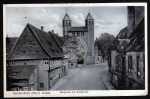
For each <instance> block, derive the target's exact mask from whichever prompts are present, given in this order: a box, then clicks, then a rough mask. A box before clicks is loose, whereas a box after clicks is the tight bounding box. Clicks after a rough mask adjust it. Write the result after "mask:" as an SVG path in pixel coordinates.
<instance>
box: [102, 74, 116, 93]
mask: <svg viewBox="0 0 150 99" xmlns="http://www.w3.org/2000/svg"><path fill="white" fill-rule="evenodd" d="M110 76H111V74H110V73H109V72H108V71H105V72H103V73H102V76H101V78H102V81H103V83H104V85H105V86H106V87H107V89H108V90H116V89H115V88H114V87H113V85H112V84H111V83H110Z"/></svg>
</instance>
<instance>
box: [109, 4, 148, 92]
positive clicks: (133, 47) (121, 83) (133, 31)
mask: <svg viewBox="0 0 150 99" xmlns="http://www.w3.org/2000/svg"><path fill="white" fill-rule="evenodd" d="M127 9H128V26H127V27H125V28H124V29H122V30H121V31H120V33H119V34H118V35H117V37H116V38H115V40H114V42H113V43H112V45H111V46H110V48H109V55H108V56H109V62H108V65H109V71H110V73H111V83H112V84H113V85H114V86H115V87H116V88H117V89H144V83H145V78H144V77H145V76H144V75H145V71H144V70H145V66H144V64H145V63H144V60H145V57H144V53H145V51H144V7H140V6H139V7H138V6H136V7H135V6H129V7H128V8H127Z"/></svg>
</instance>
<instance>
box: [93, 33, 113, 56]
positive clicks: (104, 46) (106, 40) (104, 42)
mask: <svg viewBox="0 0 150 99" xmlns="http://www.w3.org/2000/svg"><path fill="white" fill-rule="evenodd" d="M114 39H115V37H114V36H113V35H111V34H109V33H103V34H101V36H100V37H99V38H96V41H95V42H96V43H97V44H98V47H99V48H101V51H102V57H103V58H106V54H107V50H108V48H109V46H110V45H111V43H112V42H113V41H114Z"/></svg>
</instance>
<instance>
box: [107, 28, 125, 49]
mask: <svg viewBox="0 0 150 99" xmlns="http://www.w3.org/2000/svg"><path fill="white" fill-rule="evenodd" d="M118 39H127V27H125V28H123V29H122V30H121V31H120V32H119V33H118V35H117V36H116V38H115V39H114V41H113V42H112V44H111V45H110V47H109V50H117V45H118V44H119V42H118Z"/></svg>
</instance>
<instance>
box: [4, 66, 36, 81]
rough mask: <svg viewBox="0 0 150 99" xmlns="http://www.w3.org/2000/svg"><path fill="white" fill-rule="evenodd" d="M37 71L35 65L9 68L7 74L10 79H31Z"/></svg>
mask: <svg viewBox="0 0 150 99" xmlns="http://www.w3.org/2000/svg"><path fill="white" fill-rule="evenodd" d="M35 69H36V66H35V65H24V66H7V74H8V77H9V78H10V79H29V78H30V76H31V74H32V73H33V72H34V70H35Z"/></svg>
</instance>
